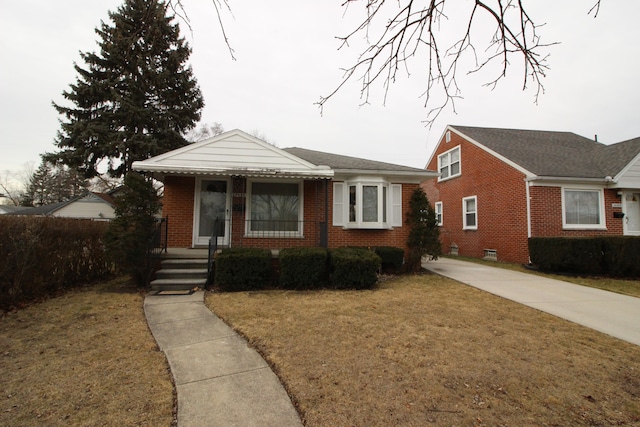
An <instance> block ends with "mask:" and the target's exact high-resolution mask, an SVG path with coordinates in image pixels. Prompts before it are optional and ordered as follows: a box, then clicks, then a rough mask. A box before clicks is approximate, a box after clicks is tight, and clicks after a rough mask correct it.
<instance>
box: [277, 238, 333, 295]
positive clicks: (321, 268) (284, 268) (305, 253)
mask: <svg viewBox="0 0 640 427" xmlns="http://www.w3.org/2000/svg"><path fill="white" fill-rule="evenodd" d="M279 260H280V285H281V286H282V287H283V288H285V289H317V288H321V287H323V286H325V285H326V284H327V282H328V274H327V250H326V249H323V248H288V249H282V250H281V251H280V256H279Z"/></svg>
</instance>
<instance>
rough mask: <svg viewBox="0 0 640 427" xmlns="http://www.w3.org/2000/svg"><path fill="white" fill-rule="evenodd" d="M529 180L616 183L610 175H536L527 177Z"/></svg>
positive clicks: (526, 179)
mask: <svg viewBox="0 0 640 427" xmlns="http://www.w3.org/2000/svg"><path fill="white" fill-rule="evenodd" d="M525 181H527V182H533V181H542V182H550V181H553V182H572V183H589V184H612V183H614V179H613V178H611V177H610V176H607V177H603V178H599V177H596V178H593V177H592V178H588V177H579V176H538V175H534V176H532V177H528V178H525Z"/></svg>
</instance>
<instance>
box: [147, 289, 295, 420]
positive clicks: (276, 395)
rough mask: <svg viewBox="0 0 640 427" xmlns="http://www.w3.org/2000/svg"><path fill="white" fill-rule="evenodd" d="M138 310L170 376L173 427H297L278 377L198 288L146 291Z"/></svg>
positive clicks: (293, 410)
mask: <svg viewBox="0 0 640 427" xmlns="http://www.w3.org/2000/svg"><path fill="white" fill-rule="evenodd" d="M144 312H145V315H146V317H147V323H148V324H149V327H150V328H151V332H152V333H153V336H154V338H155V339H156V342H157V343H158V346H159V347H160V349H161V350H162V351H164V353H165V355H166V357H167V360H168V361H169V366H170V368H171V373H172V374H173V379H174V382H175V385H176V389H177V394H178V427H188V426H197V427H204V426H243V427H245V426H256V427H257V426H260V427H268V426H274V427H276V426H277V427H281V426H294V427H295V426H302V423H301V421H300V418H299V416H298V413H297V412H296V410H295V408H294V407H293V404H292V403H291V400H290V399H289V396H288V395H287V393H286V391H285V390H284V387H283V386H282V384H281V383H280V380H279V379H278V377H277V376H276V375H275V374H274V373H273V371H271V368H270V367H269V365H267V363H266V362H265V361H264V360H263V359H262V357H261V356H260V355H259V354H258V353H257V352H256V351H255V350H253V349H251V348H250V347H249V346H248V345H247V342H246V341H245V340H244V339H243V338H241V337H240V336H238V334H236V333H235V332H234V331H233V330H232V329H231V328H229V327H228V326H227V325H226V324H225V323H224V322H222V320H220V319H219V318H218V317H216V316H215V315H214V314H213V313H212V312H211V311H210V310H209V309H208V308H207V307H206V306H205V305H204V293H203V292H195V293H193V294H191V295H170V296H169V295H149V296H147V297H146V298H145V300H144Z"/></svg>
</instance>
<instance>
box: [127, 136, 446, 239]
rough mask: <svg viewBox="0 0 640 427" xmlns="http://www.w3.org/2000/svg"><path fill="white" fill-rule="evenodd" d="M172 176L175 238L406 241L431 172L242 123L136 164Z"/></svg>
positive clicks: (169, 190)
mask: <svg viewBox="0 0 640 427" xmlns="http://www.w3.org/2000/svg"><path fill="white" fill-rule="evenodd" d="M133 169H134V170H137V171H141V172H145V173H153V174H154V176H155V177H157V178H159V179H161V180H162V181H163V182H164V197H163V211H162V214H163V216H164V217H167V218H168V246H169V247H175V248H197V247H204V246H206V245H208V243H209V241H210V239H212V238H215V239H216V243H217V245H218V247H231V246H244V247H261V248H267V249H282V248H286V247H292V246H324V247H329V248H333V247H340V246H382V245H386V246H396V247H401V248H406V240H407V236H408V233H409V230H408V227H407V226H406V224H405V217H406V213H407V211H408V202H409V199H410V196H411V193H412V192H413V191H414V190H415V189H416V188H417V187H418V186H419V185H420V183H421V182H422V181H424V180H426V179H431V178H434V177H436V176H437V173H436V172H434V171H430V170H424V169H418V168H412V167H407V166H400V165H394V164H390V163H384V162H377V161H371V160H365V159H360V158H354V157H347V156H341V155H336V154H330V153H323V152H319V151H312V150H307V149H303V148H285V149H279V148H277V147H275V146H273V145H270V144H268V143H266V142H264V141H262V140H260V139H258V138H255V137H253V136H251V135H249V134H247V133H245V132H242V131H240V130H233V131H230V132H226V133H223V134H221V135H218V136H215V137H213V138H209V139H206V140H203V141H200V142H197V143H194V144H191V145H188V146H185V147H182V148H179V149H177V150H174V151H171V152H168V153H165V154H162V155H160V156H156V157H153V158H150V159H148V160H144V161H140V162H135V163H134V164H133Z"/></svg>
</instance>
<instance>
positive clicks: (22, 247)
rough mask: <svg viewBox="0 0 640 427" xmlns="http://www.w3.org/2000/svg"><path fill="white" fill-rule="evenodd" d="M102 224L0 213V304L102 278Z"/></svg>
mask: <svg viewBox="0 0 640 427" xmlns="http://www.w3.org/2000/svg"><path fill="white" fill-rule="evenodd" d="M107 227H108V223H106V222H99V221H90V220H80V219H66V218H41V217H16V216H0V309H3V310H7V309H9V308H11V307H15V306H18V305H20V304H22V303H24V302H28V301H33V300H35V299H38V298H42V297H44V296H47V295H52V294H55V293H57V292H59V291H61V290H64V289H68V288H72V287H74V286H78V285H81V284H85V283H88V282H92V281H94V280H97V279H101V278H105V277H108V276H109V275H111V274H112V272H113V267H112V265H111V264H110V263H109V262H108V261H107V258H106V256H105V251H104V246H103V242H102V238H103V236H104V233H105V232H106V230H107Z"/></svg>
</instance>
